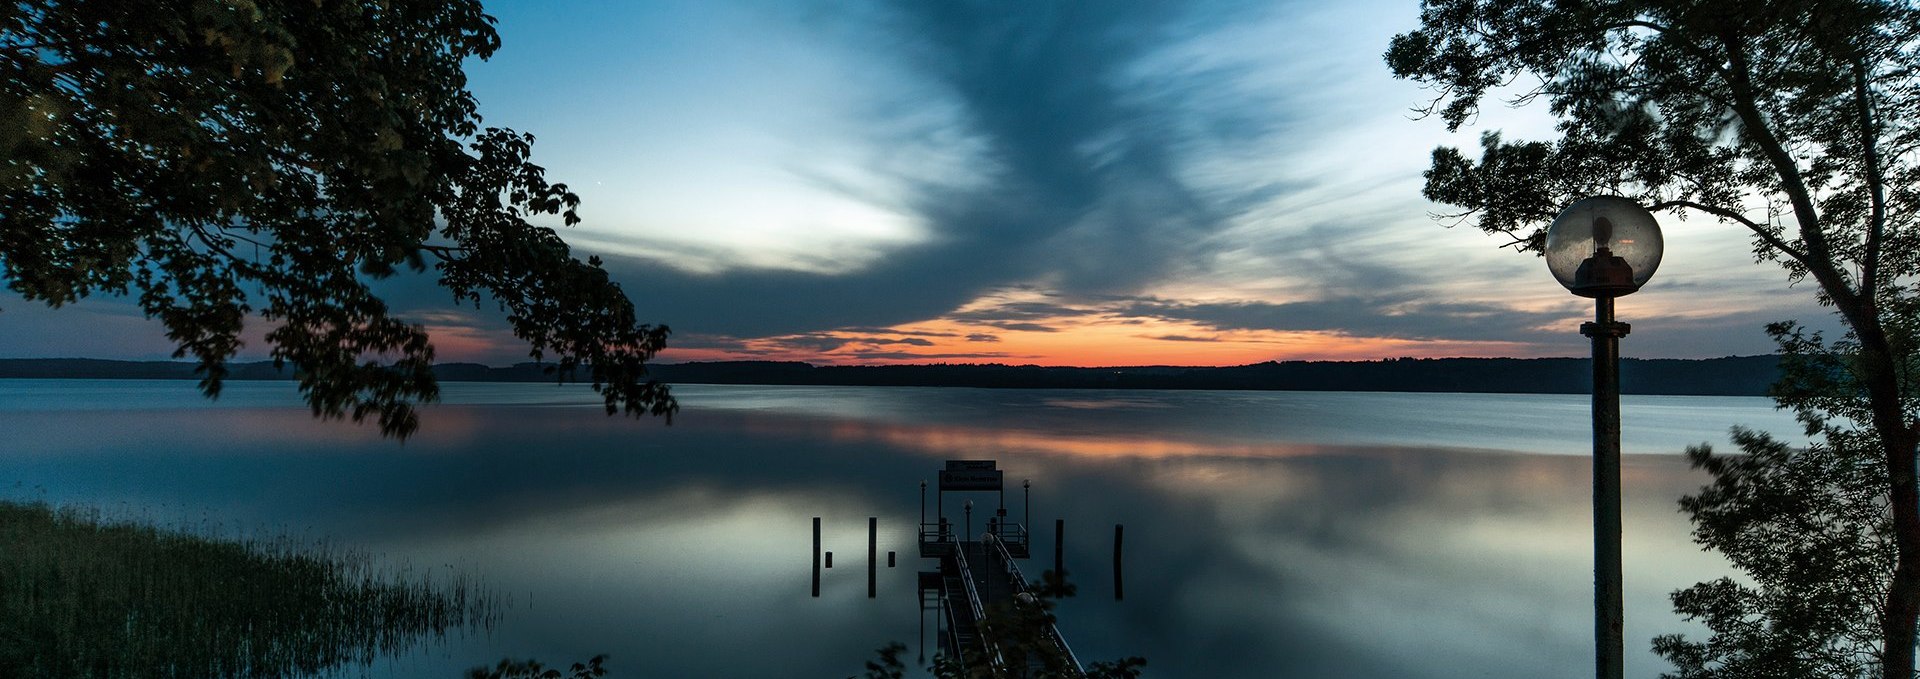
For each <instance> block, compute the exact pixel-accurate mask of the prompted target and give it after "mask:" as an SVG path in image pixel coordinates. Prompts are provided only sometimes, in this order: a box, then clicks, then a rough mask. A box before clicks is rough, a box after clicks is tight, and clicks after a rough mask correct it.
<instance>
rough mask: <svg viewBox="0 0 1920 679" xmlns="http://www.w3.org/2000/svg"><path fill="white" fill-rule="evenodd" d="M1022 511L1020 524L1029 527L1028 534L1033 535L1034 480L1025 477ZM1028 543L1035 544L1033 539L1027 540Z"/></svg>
mask: <svg viewBox="0 0 1920 679" xmlns="http://www.w3.org/2000/svg"><path fill="white" fill-rule="evenodd" d="M1020 513H1021V515H1022V516H1021V517H1020V525H1023V526H1026V527H1027V535H1029V536H1031V535H1033V482H1032V481H1028V480H1025V479H1022V480H1021V481H1020ZM1027 544H1029V545H1031V544H1033V540H1031V539H1029V540H1027Z"/></svg>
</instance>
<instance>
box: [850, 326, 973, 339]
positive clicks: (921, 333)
mask: <svg viewBox="0 0 1920 679" xmlns="http://www.w3.org/2000/svg"><path fill="white" fill-rule="evenodd" d="M836 330H838V331H840V332H850V333H856V334H861V335H907V336H909V337H959V336H960V333H956V332H935V331H932V330H895V329H893V328H862V327H853V328H836Z"/></svg>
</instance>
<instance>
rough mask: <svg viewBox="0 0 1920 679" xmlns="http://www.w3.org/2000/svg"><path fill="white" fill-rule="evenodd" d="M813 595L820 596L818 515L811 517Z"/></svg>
mask: <svg viewBox="0 0 1920 679" xmlns="http://www.w3.org/2000/svg"><path fill="white" fill-rule="evenodd" d="M813 596H814V598H819V596H820V517H818V516H816V517H813Z"/></svg>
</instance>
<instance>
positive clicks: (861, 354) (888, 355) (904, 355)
mask: <svg viewBox="0 0 1920 679" xmlns="http://www.w3.org/2000/svg"><path fill="white" fill-rule="evenodd" d="M842 355H843V356H846V357H848V358H857V359H860V360H863V361H913V360H929V361H933V360H938V361H947V360H960V359H968V360H977V359H1001V358H1026V357H1024V356H1014V355H1013V354H1008V353H1005V352H997V351H992V352H980V353H955V354H915V353H910V352H905V351H856V352H853V353H850V354H842Z"/></svg>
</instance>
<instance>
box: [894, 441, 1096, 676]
mask: <svg viewBox="0 0 1920 679" xmlns="http://www.w3.org/2000/svg"><path fill="white" fill-rule="evenodd" d="M1001 476H1002V474H1001V471H1000V470H999V469H996V468H995V463H994V462H993V461H991V460H949V461H948V462H947V466H946V469H944V470H942V471H941V472H940V486H939V495H938V500H937V501H936V503H935V506H936V507H940V509H939V510H938V511H937V512H936V520H935V521H931V522H929V521H927V517H926V500H925V494H926V484H925V483H922V484H921V495H922V498H921V512H920V513H921V517H920V519H921V520H920V537H919V542H920V557H921V558H924V559H938V560H939V563H940V570H938V571H921V572H920V608H921V611H922V613H923V614H924V613H927V612H932V613H934V614H935V615H936V620H937V621H938V623H937V624H936V626H935V634H936V635H937V636H938V637H939V640H940V641H939V643H940V649H941V651H942V652H943V653H944V654H945V655H946V656H948V657H950V658H955V659H957V660H959V661H960V662H961V664H962V665H963V667H964V668H965V669H967V670H969V671H973V670H976V669H985V670H986V671H987V673H989V674H991V675H992V676H996V677H1028V676H1040V675H1045V676H1079V675H1080V674H1081V671H1082V670H1081V667H1080V663H1079V661H1078V659H1076V658H1075V657H1074V655H1073V649H1072V648H1071V647H1069V646H1068V645H1067V641H1066V639H1065V638H1064V637H1062V636H1061V635H1060V630H1059V629H1057V628H1056V627H1055V626H1054V625H1053V623H1052V622H1051V618H1050V617H1048V616H1047V615H1046V613H1045V611H1044V609H1043V608H1042V604H1041V601H1040V599H1039V597H1038V596H1037V595H1036V593H1034V592H1030V591H1029V587H1028V580H1027V578H1026V576H1025V575H1024V574H1022V573H1021V572H1020V566H1019V564H1018V563H1016V562H1017V561H1018V560H1019V559H1025V558H1028V556H1030V554H1031V546H1032V535H1031V534H1030V533H1029V532H1028V530H1027V527H1026V526H1024V525H1021V524H1020V523H1017V522H1013V521H1009V520H1007V515H1006V514H1007V511H1006V501H1005V490H1004V484H1003V483H1002V482H1001ZM948 492H992V493H996V494H998V495H999V496H1000V498H999V499H1000V502H999V508H998V509H997V510H995V511H994V512H993V514H992V515H990V516H989V517H988V518H987V520H986V524H985V526H983V527H982V530H981V531H980V532H979V533H978V534H975V533H974V526H973V521H972V511H973V502H972V500H968V501H967V504H966V518H965V524H964V526H963V527H961V528H959V529H956V527H955V526H954V524H953V523H952V522H950V521H948V520H947V517H946V514H945V507H944V504H945V503H944V500H945V495H946V493H948ZM983 513H985V512H983ZM989 620H991V621H992V622H991V623H989ZM989 624H990V625H991V626H992V627H993V630H987V629H983V628H984V627H986V626H988V625H989ZM990 631H997V632H998V633H997V634H995V633H989V632H990Z"/></svg>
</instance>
